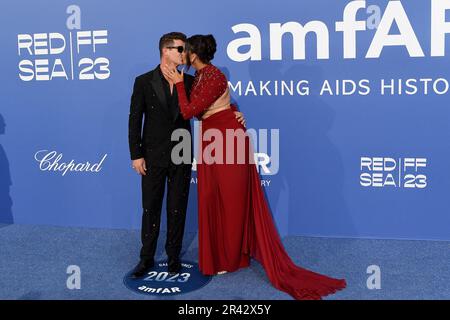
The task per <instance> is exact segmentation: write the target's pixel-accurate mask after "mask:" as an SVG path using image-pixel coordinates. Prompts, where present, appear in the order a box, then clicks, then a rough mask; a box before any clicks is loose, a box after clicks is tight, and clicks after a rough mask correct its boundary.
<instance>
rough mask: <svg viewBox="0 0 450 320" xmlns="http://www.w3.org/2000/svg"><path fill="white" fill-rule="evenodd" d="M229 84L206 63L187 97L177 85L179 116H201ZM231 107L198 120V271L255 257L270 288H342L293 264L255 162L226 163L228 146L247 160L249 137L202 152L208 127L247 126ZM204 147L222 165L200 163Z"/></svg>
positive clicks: (306, 291) (316, 293)
mask: <svg viewBox="0 0 450 320" xmlns="http://www.w3.org/2000/svg"><path fill="white" fill-rule="evenodd" d="M227 86H228V83H227V79H226V77H225V75H224V74H223V73H222V72H221V71H220V70H219V69H218V68H216V67H215V66H213V65H212V64H208V65H207V66H206V67H204V68H202V69H201V70H199V71H197V72H196V74H195V80H194V84H193V87H192V90H191V94H190V97H189V98H188V97H187V95H186V91H185V88H184V84H183V82H179V83H177V84H176V88H177V93H178V100H179V105H180V111H181V114H182V115H183V117H184V118H185V119H190V118H192V117H194V116H195V117H198V118H201V116H202V114H203V113H204V112H205V110H206V109H208V107H210V106H211V105H212V104H213V103H214V102H215V101H216V100H217V99H219V97H221V96H222V95H223V94H224V93H225V91H226V90H227ZM234 110H236V108H235V106H232V108H228V109H225V110H223V111H218V112H217V113H214V114H212V115H211V116H209V117H207V118H206V119H204V120H202V122H201V126H200V131H201V132H200V139H203V142H201V143H200V148H199V152H201V154H199V155H198V158H197V163H198V164H197V178H198V224H199V233H198V234H199V268H200V271H201V272H202V273H203V274H205V275H214V274H217V272H219V271H228V272H233V271H236V270H238V269H239V268H243V267H247V266H249V264H250V258H254V259H255V260H257V261H258V262H259V263H260V264H261V265H262V266H263V268H264V269H265V271H266V273H267V276H268V278H269V280H270V282H271V283H272V284H273V286H274V287H276V288H278V289H279V290H282V291H284V292H287V293H288V294H290V295H291V296H292V297H293V298H295V299H321V297H322V296H326V295H328V294H331V293H334V292H336V291H337V290H340V289H343V288H345V287H346V282H345V280H343V279H333V278H330V277H327V276H325V275H321V274H318V273H315V272H312V271H309V270H307V269H304V268H301V267H299V266H296V265H295V264H294V263H293V262H292V260H291V258H290V257H289V256H288V254H287V253H286V251H285V249H284V247H283V244H282V242H281V239H280V236H279V234H278V232H277V229H276V227H275V224H274V221H273V219H272V215H271V213H270V209H269V207H268V204H267V201H266V198H265V195H264V193H263V190H262V187H261V182H260V178H259V174H258V172H257V170H256V165H255V164H254V163H253V161H248V160H247V161H246V162H245V163H242V161H241V162H240V163H239V162H238V163H236V162H235V163H231V164H228V163H226V152H230V150H234V152H235V154H234V160H235V161H236V160H237V155H238V154H237V152H238V151H241V152H242V151H243V149H245V150H244V151H245V154H246V158H245V159H249V158H248V155H249V154H251V155H252V154H253V153H252V151H251V150H252V149H251V143H250V142H249V140H248V139H246V142H245V146H243V145H242V144H241V145H239V144H238V143H236V141H234V142H235V143H234V144H233V145H232V144H231V143H228V146H227V142H228V140H227V139H225V138H223V141H224V146H223V149H222V150H216V151H215V152H210V151H211V149H208V150H206V148H207V146H208V145H209V144H210V143H212V142H213V141H215V140H214V139H210V138H208V139H205V138H204V133H205V132H206V131H207V130H209V129H214V130H216V132H217V131H219V132H221V133H222V134H223V136H224V137H225V136H226V130H227V129H232V130H241V131H244V130H245V128H244V127H243V126H242V125H241V124H239V123H238V121H237V119H236V117H235V115H234ZM202 137H203V138H202ZM205 140H208V141H206V142H205ZM209 140H211V141H209ZM231 148H233V149H231ZM239 148H240V149H239ZM205 150H206V151H207V152H206V153H208V154H211V155H212V156H214V155H216V153H217V154H220V152H223V153H224V155H223V159H224V160H223V164H220V163H210V161H206V160H205V159H203V161H199V158H201V157H203V158H208V157H207V156H206V155H205V154H204V152H205ZM209 152H210V153H209ZM219 158H220V157H219Z"/></svg>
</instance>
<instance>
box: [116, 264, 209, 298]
mask: <svg viewBox="0 0 450 320" xmlns="http://www.w3.org/2000/svg"><path fill="white" fill-rule="evenodd" d="M131 273H132V272H131V271H130V272H129V273H128V274H127V275H125V277H124V279H123V281H124V284H125V286H126V287H127V288H128V289H130V290H133V291H134V292H136V293H141V294H145V295H152V296H174V295H179V294H183V293H188V292H192V291H195V290H198V289H200V288H202V287H204V286H206V285H207V284H208V283H209V282H210V281H211V279H212V277H211V276H204V275H203V274H202V273H201V272H200V270H199V269H198V264H197V263H194V262H190V261H182V263H181V271H180V273H177V274H175V275H171V274H169V273H168V272H167V263H166V262H158V263H156V265H155V266H154V267H153V268H152V269H151V270H149V271H148V272H147V274H146V275H144V276H143V277H141V278H137V279H135V278H132V277H131Z"/></svg>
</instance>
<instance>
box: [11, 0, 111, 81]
mask: <svg viewBox="0 0 450 320" xmlns="http://www.w3.org/2000/svg"><path fill="white" fill-rule="evenodd" d="M67 14H69V17H68V18H67V22H66V26H67V29H69V30H75V29H76V30H80V29H81V9H80V7H78V6H75V5H71V6H69V7H68V8H67ZM106 44H108V30H92V31H87V30H86V31H76V32H71V31H69V32H68V33H67V34H63V33H60V32H49V33H33V34H28V33H25V34H18V35H17V51H18V55H19V57H20V58H21V59H22V60H20V61H19V78H20V79H21V80H22V81H33V80H35V81H51V80H54V79H57V78H62V79H65V80H105V79H108V78H109V76H110V74H111V71H110V69H109V59H108V58H106V57H103V56H98V55H99V52H100V54H101V49H102V47H103V46H105V45H106Z"/></svg>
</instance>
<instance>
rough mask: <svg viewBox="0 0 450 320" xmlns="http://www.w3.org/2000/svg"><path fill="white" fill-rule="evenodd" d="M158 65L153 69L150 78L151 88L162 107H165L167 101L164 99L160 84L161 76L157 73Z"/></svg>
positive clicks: (164, 95)
mask: <svg viewBox="0 0 450 320" xmlns="http://www.w3.org/2000/svg"><path fill="white" fill-rule="evenodd" d="M158 69H159V65H158V66H157V67H156V68H155V70H153V77H152V80H151V83H152V87H153V90H155V93H156V95H157V97H158V100H159V102H160V103H161V105H162V106H163V107H165V108H166V109H167V101H166V94H165V93H164V88H163V84H162V80H161V77H160V75H159V70H158Z"/></svg>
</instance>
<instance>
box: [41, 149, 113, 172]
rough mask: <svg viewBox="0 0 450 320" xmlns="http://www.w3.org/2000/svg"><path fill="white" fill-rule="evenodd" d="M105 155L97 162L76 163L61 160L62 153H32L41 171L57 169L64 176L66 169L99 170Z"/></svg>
mask: <svg viewBox="0 0 450 320" xmlns="http://www.w3.org/2000/svg"><path fill="white" fill-rule="evenodd" d="M107 155H108V154H105V155H104V156H103V157H102V158H101V159H100V161H99V162H97V163H90V162H89V161H86V162H79V163H77V162H76V161H75V160H70V161H69V162H65V161H62V157H63V154H62V153H57V152H56V151H48V150H39V151H38V152H36V153H35V154H34V159H35V160H36V161H37V162H38V163H39V169H40V170H41V171H55V172H56V171H59V172H62V175H63V176H64V175H66V173H67V172H68V171H71V172H72V171H75V172H93V173H95V172H100V170H102V165H103V162H104V161H105V159H106V157H107Z"/></svg>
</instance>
